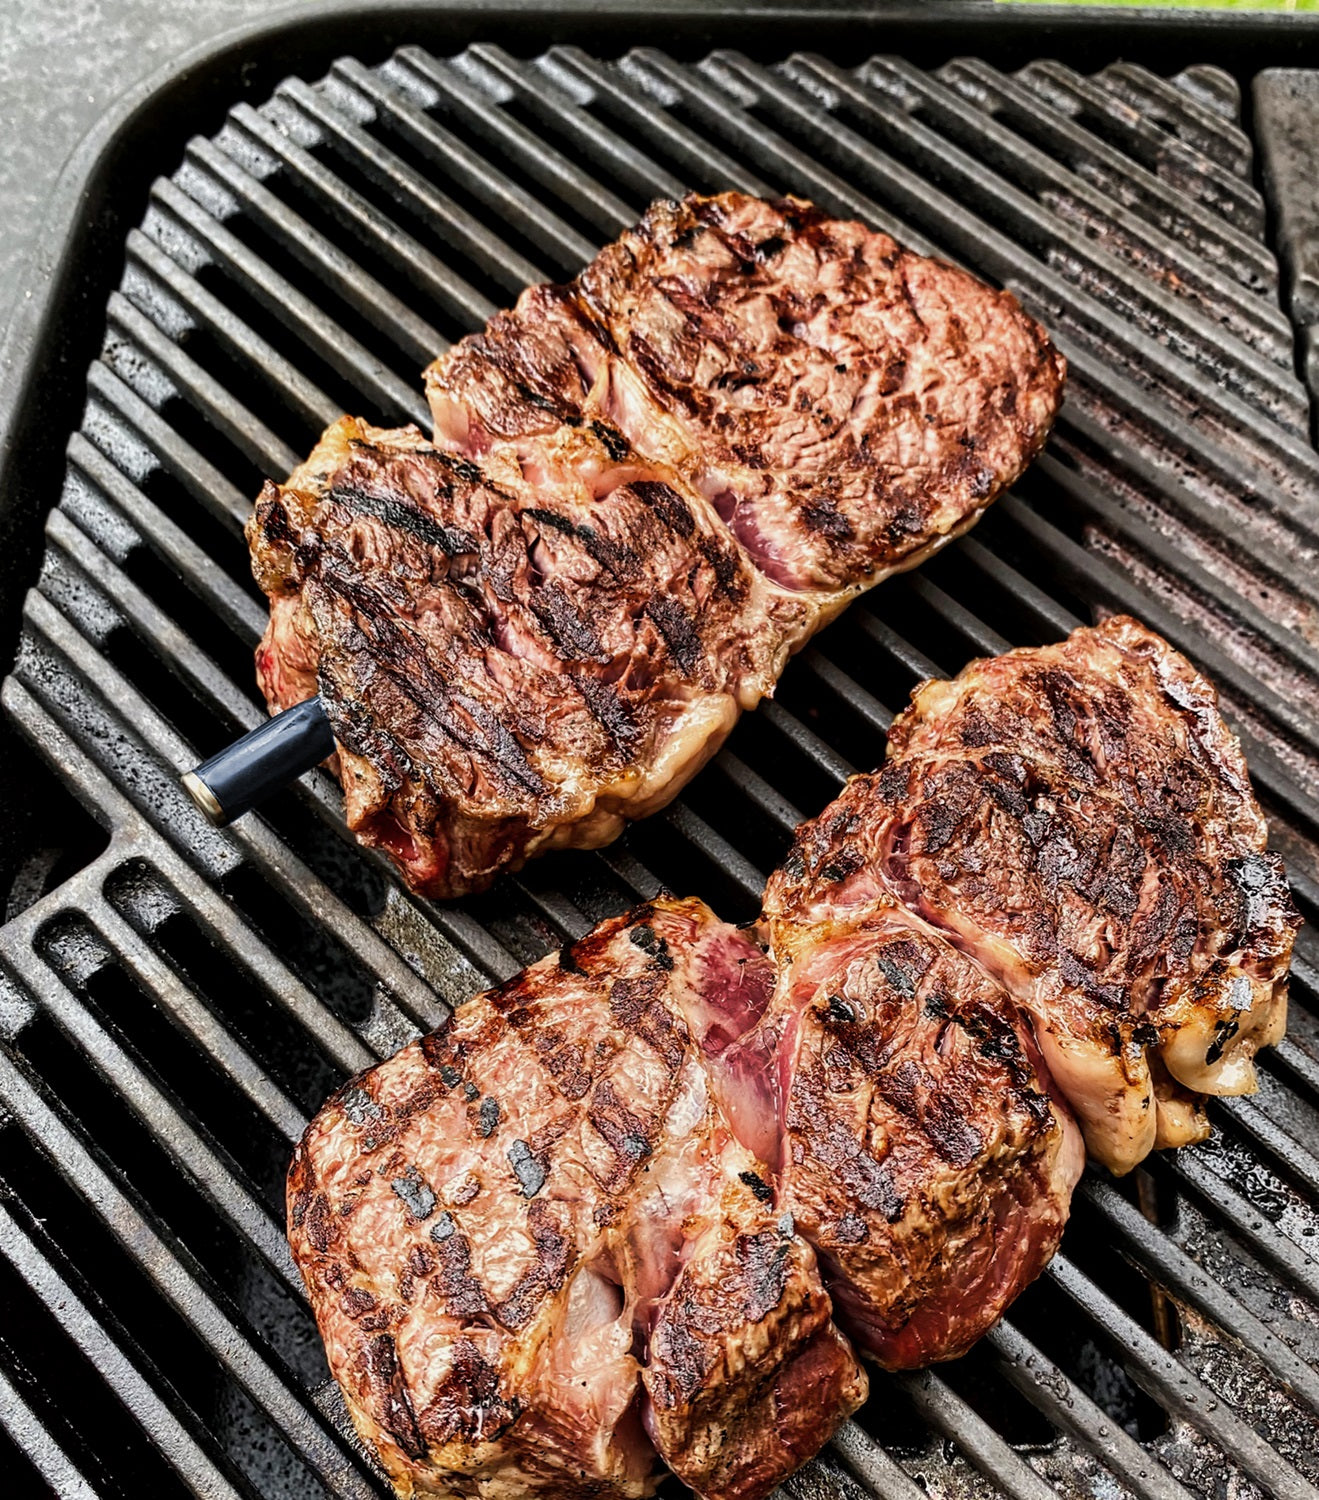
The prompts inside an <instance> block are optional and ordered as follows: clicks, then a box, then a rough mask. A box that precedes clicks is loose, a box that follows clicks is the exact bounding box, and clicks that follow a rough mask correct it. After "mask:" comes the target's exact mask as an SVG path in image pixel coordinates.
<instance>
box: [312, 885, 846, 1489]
mask: <svg viewBox="0 0 1319 1500" xmlns="http://www.w3.org/2000/svg"><path fill="white" fill-rule="evenodd" d="M772 982H773V974H772V969H771V967H770V965H769V963H768V961H767V960H766V958H765V956H764V955H763V953H762V952H761V950H760V949H759V948H758V947H757V946H756V945H755V943H753V942H752V941H751V940H750V939H749V938H748V937H747V936H746V935H745V934H743V933H740V932H738V931H737V930H736V929H735V928H731V927H728V926H726V925H725V924H723V923H721V922H719V921H718V920H716V919H715V918H714V916H713V915H712V914H711V913H710V912H709V911H708V910H707V909H706V908H705V907H703V906H702V905H701V903H700V902H697V901H685V902H658V903H656V904H655V905H653V906H651V907H647V908H643V909H641V910H639V911H637V912H634V913H632V914H631V915H629V916H627V917H624V918H619V919H616V920H614V921H610V922H606V923H605V924H603V925H602V926H601V927H600V928H598V929H597V930H596V931H595V932H593V933H592V934H590V935H589V936H588V937H586V938H584V939H583V940H582V941H580V942H578V943H576V944H575V945H574V946H573V947H572V948H571V949H568V950H566V951H565V952H564V953H562V954H559V955H553V956H551V957H550V958H548V959H545V960H544V961H542V962H541V963H539V964H536V965H535V966H534V967H532V968H530V969H528V970H527V971H526V972H525V973H523V974H521V975H519V976H518V977H517V978H515V979H513V980H512V981H510V982H509V983H508V984H506V985H504V986H503V987H502V988H500V989H498V990H494V991H491V992H490V993H489V994H487V995H484V996H482V997H481V998H479V999H478V1000H475V1001H473V1002H471V1003H470V1004H469V1005H467V1006H465V1007H464V1008H463V1010H462V1011H461V1012H460V1013H459V1014H458V1015H457V1016H456V1017H455V1018H454V1019H453V1021H452V1022H451V1024H449V1025H448V1026H446V1027H443V1028H441V1029H440V1030H439V1031H437V1032H435V1033H433V1034H432V1035H430V1036H427V1037H425V1038H423V1039H422V1040H421V1041H419V1042H415V1043H413V1044H412V1045H411V1046H409V1047H406V1048H404V1050H403V1051H402V1052H400V1053H399V1054H398V1055H397V1056H395V1057H394V1058H392V1059H390V1061H388V1062H386V1063H383V1064H381V1065H380V1066H379V1067H376V1068H373V1069H372V1070H371V1071H370V1072H368V1073H365V1074H363V1075H361V1076H360V1077H359V1078H356V1079H354V1080H353V1081H352V1082H351V1083H350V1084H349V1085H348V1086H347V1087H346V1088H344V1089H343V1090H341V1091H340V1092H339V1094H337V1095H336V1096H335V1097H334V1098H333V1099H332V1100H331V1101H330V1102H329V1104H328V1105H327V1106H326V1107H325V1109H324V1110H322V1112H321V1113H320V1115H318V1116H317V1118H316V1119H315V1120H314V1121H313V1123H312V1125H311V1126H310V1127H309V1129H308V1131H307V1134H306V1137H305V1138H304V1140H303V1142H302V1144H301V1146H300V1147H299V1148H298V1152H297V1154H296V1157H295V1159H294V1163H293V1167H292V1170H291V1173H290V1177H289V1234H290V1240H291V1243H292V1246H293V1251H294V1255H295V1258H296V1259H297V1261H298V1264H299V1265H300V1267H301V1269H302V1273H303V1276H304V1278H305V1279H306V1283H307V1287H308V1291H309V1293H310V1295H311V1299H312V1305H313V1307H314V1308H315V1311H316V1316H317V1320H318V1322H319V1324H320V1328H321V1332H322V1334H323V1336H324V1338H325V1343H326V1350H327V1353H328V1355H329V1359H330V1366H331V1368H332V1369H333V1371H334V1373H335V1375H336V1376H337V1378H338V1379H339V1382H340V1384H341V1385H342V1386H343V1388H344V1392H345V1395H346V1397H347V1399H348V1403H349V1409H350V1411H351V1412H352V1414H353V1418H354V1421H355V1422H356V1423H357V1425H358V1428H359V1430H360V1431H361V1432H362V1434H363V1436H364V1437H365V1438H366V1439H367V1440H368V1441H369V1442H370V1443H372V1444H373V1445H374V1447H375V1448H376V1451H377V1452H378V1453H379V1454H380V1456H381V1458H382V1460H383V1461H384V1464H385V1467H386V1468H387V1470H388V1471H389V1474H390V1476H391V1478H392V1479H393V1480H394V1482H395V1484H396V1485H397V1486H398V1488H399V1490H400V1492H401V1493H404V1494H412V1493H416V1494H442V1495H454V1494H458V1495H472V1496H476V1495H486V1496H489V1495H498V1494H508V1495H517V1494H523V1493H530V1492H533V1491H534V1492H535V1493H537V1494H540V1495H546V1496H561V1497H564V1500H569V1497H577V1496H582V1495H605V1494H612V1495H646V1494H649V1493H651V1492H652V1491H653V1489H654V1487H655V1485H656V1483H657V1480H658V1477H659V1471H658V1469H657V1465H656V1454H657V1453H658V1455H659V1456H660V1457H661V1458H662V1459H663V1460H664V1461H665V1463H667V1465H668V1466H669V1468H671V1469H672V1470H673V1471H674V1472H675V1473H677V1474H678V1475H679V1476H680V1477H681V1478H682V1479H683V1480H685V1481H686V1483H688V1484H689V1485H691V1486H692V1487H693V1488H695V1489H696V1490H697V1491H698V1492H699V1493H701V1494H702V1495H706V1496H727V1497H734V1500H741V1497H747V1500H751V1497H759V1496H763V1495H765V1494H767V1493H768V1492H769V1491H770V1490H771V1489H773V1488H774V1486H775V1485H776V1484H777V1483H778V1482H779V1480H781V1479H782V1478H783V1477H784V1476H785V1475H786V1474H787V1473H789V1472H791V1470H792V1469H794V1468H796V1467H797V1465H798V1464H799V1463H801V1462H802V1461H803V1460H804V1459H805V1458H807V1457H809V1456H810V1455H811V1454H813V1453H814V1452H815V1451H816V1450H817V1449H818V1448H819V1447H820V1445H821V1444H822V1443H823V1442H824V1441H825V1439H826V1438H827V1437H828V1436H829V1434H830V1433H831V1432H832V1430H833V1428H834V1427H835V1426H836V1424H837V1423H838V1422H839V1421H840V1420H841V1419H842V1418H843V1417H844V1416H846V1415H847V1414H848V1413H849V1412H851V1411H852V1410H853V1409H854V1408H855V1407H856V1406H857V1405H859V1403H860V1402H861V1400H862V1399H863V1397H864V1395H865V1390H866V1381H865V1376H864V1374H863V1373H862V1372H861V1370H860V1369H859V1367H858V1366H857V1363H856V1360H855V1358H854V1356H853V1355H852V1353H851V1351H850V1349H849V1347H848V1345H847V1343H846V1341H845V1340H844V1339H843V1338H842V1336H841V1335H840V1334H839V1333H838V1331H837V1329H836V1328H835V1326H834V1324H833V1323H832V1321H831V1317H830V1302H829V1298H828V1295H827V1294H826V1292H825V1291H824V1288H823V1287H822V1285H821V1282H820V1277H819V1272H818V1269H817V1267H816V1261H815V1255H814V1253H813V1251H812V1250H811V1249H810V1247H809V1246H808V1245H807V1244H806V1242H805V1241H804V1240H803V1239H802V1238H801V1237H800V1236H799V1235H797V1234H796V1233H795V1232H794V1229H793V1226H792V1222H791V1219H790V1218H785V1217H784V1216H783V1214H782V1213H781V1212H780V1211H779V1210H778V1209H777V1208H776V1207H775V1206H774V1203H773V1197H774V1193H773V1189H772V1186H771V1185H770V1184H771V1182H772V1177H771V1173H770V1169H769V1167H768V1166H767V1165H766V1164H765V1163H763V1162H761V1161H759V1160H757V1159H756V1157H754V1156H753V1155H752V1154H751V1153H750V1152H749V1151H748V1150H747V1149H746V1148H745V1147H744V1146H743V1145H742V1144H740V1142H739V1141H738V1140H737V1139H736V1137H735V1136H734V1134H733V1132H732V1130H731V1129H730V1126H729V1123H728V1121H727V1119H726V1117H725V1116H724V1114H723V1113H722V1111H721V1109H720V1108H719V1106H718V1104H717V1103H716V1102H715V1100H714V1098H713V1096H712V1092H711V1089H710V1086H709V1083H708V1080H707V1076H706V1072H705V1069H704V1067H703V1065H702V1062H703V1057H704V1055H705V1053H704V1050H703V1047H702V1046H701V1045H699V1044H698V1043H697V1041H696V1040H695V1037H696V1036H698V1035H699V1036H702V1037H705V1038H706V1042H705V1046H706V1047H708V1048H709V1049H710V1050H711V1051H712V1052H717V1051H718V1050H720V1048H721V1047H722V1045H724V1043H725V1041H726V1040H727V1039H731V1037H732V1036H733V1035H735V1034H736V1032H737V1031H739V1030H741V1029H745V1028H746V1027H747V1026H749V1025H750V1024H752V1023H753V1022H754V1021H755V1020H756V1019H757V1017H758V1016H759V1014H760V1013H761V1011H762V1010H763V1008H764V1005H765V1002H766V1000H767V999H768V996H769V993H770V989H771V987H772ZM689 1011H690V1012H691V1014H692V1020H691V1022H690V1023H689V1021H688V1019H687V1016H688V1012H689ZM716 1014H717V1015H719V1016H721V1017H722V1018H723V1026H724V1027H725V1028H727V1030H726V1031H725V1030H721V1029H720V1027H718V1026H715V1025H712V1024H711V1023H712V1021H713V1019H714V1017H715V1016H716ZM639 1377H640V1378H639ZM643 1382H644V1383H643Z"/></svg>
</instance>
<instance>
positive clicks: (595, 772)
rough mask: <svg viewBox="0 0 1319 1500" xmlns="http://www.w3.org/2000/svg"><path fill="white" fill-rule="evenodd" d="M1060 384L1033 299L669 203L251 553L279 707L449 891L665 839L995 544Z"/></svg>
mask: <svg viewBox="0 0 1319 1500" xmlns="http://www.w3.org/2000/svg"><path fill="white" fill-rule="evenodd" d="M1062 378H1063V362H1062V360H1061V357H1060V356H1059V355H1057V354H1056V352H1055V351H1054V350H1053V349H1052V347H1051V346H1050V345H1049V342H1048V340H1047V338H1046V337H1045V335H1044V334H1043V332H1042V331H1041V329H1040V328H1039V327H1038V326H1037V325H1036V324H1035V323H1034V322H1033V321H1032V320H1031V319H1030V318H1029V317H1027V316H1026V315H1025V314H1024V313H1023V312H1022V311H1021V309H1020V308H1019V307H1018V305H1017V303H1016V302H1015V300H1014V299H1013V298H1012V297H1011V296H1010V295H1009V294H1007V293H1003V292H996V291H993V290H991V289H990V288H988V287H985V286H983V285H982V284H981V283H979V282H977V281H976V280H975V279H974V278H972V277H970V276H968V275H967V274H966V273H964V272H961V271H957V270H955V269H953V268H951V267H948V266H944V265H941V264H938V263H936V262H933V261H929V260H924V259H922V258H921V257H918V256H913V255H910V254H908V253H907V252H905V251H903V250H901V249H899V247H898V246H897V245H895V244H894V243H893V242H892V241H891V240H889V239H888V238H887V237H885V236H883V235H875V234H871V233H870V232H869V231H867V230H866V229H864V228H863V227H862V226H861V225H859V224H850V223H842V222H839V221H836V220H831V219H828V218H826V217H825V216H824V215H823V214H821V213H820V212H819V211H818V210H816V209H814V208H811V207H810V206H809V205H807V204H804V203H800V202H797V201H795V200H786V201H785V202H782V203H778V204H769V203H764V202H761V201H760V200H758V199H752V198H746V197H742V196H740V195H737V194H729V195H725V196H723V197H720V198H714V199H701V198H687V199H684V200H683V201H682V202H680V203H659V204H656V205H655V206H654V207H653V208H652V209H651V210H650V212H649V213H648V214H647V215H646V217H645V219H644V220H643V222H642V224H641V225H639V226H638V228H637V229H636V230H634V231H631V232H629V233H628V234H627V235H625V236H624V237H623V238H622V239H621V240H620V241H619V242H618V243H617V244H616V245H612V246H610V247H608V248H607V249H606V250H605V251H603V252H602V253H601V255H600V256H598V257H597V259H596V260H595V261H594V262H593V263H592V264H591V265H590V266H588V267H587V268H586V270H585V271H584V272H583V273H582V274H581V276H579V277H578V278H577V280H576V281H575V282H573V283H572V284H570V285H568V286H565V287H535V288H532V289H530V290H529V291H528V292H526V293H525V294H524V295H523V297H522V298H521V299H520V300H519V302H518V305H517V308H516V309H515V310H514V311H512V312H508V313H501V314H499V315H498V316H497V317H496V318H494V319H493V320H492V321H491V323H490V325H489V327H488V328H487V329H486V330H485V331H484V332H483V333H481V334H478V335H474V336H473V337H471V338H468V339H464V340H463V341H462V342H461V343H459V344H458V345H456V346H455V348H454V349H452V350H451V351H450V352H449V353H448V354H446V355H445V356H444V357H443V358H442V359H441V360H439V361H438V362H437V363H436V364H435V365H434V366H433V367H432V369H431V370H430V371H429V372H428V376H427V380H428V388H429V393H430V398H431V402H432V406H433V409H434V413H435V419H436V441H435V444H434V445H429V444H427V443H425V442H424V440H423V439H422V438H421V436H420V434H418V433H416V432H415V431H402V432H396V433H387V432H381V431H377V430H373V429H370V428H367V427H366V426H365V425H364V424H362V423H360V422H356V421H354V420H352V419H350V418H345V419H343V421H341V422H339V423H337V424H336V425H335V426H334V427H332V428H331V429H330V430H329V431H328V432H327V433H326V434H325V436H324V438H323V439H322V441H321V443H320V445H319V446H318V448H317V450H316V451H315V453H313V455H312V456H311V458H310V459H309V460H308V462H307V463H306V464H305V465H303V466H302V467H301V468H300V469H299V470H298V471H297V472H296V473H295V474H294V475H292V476H291V477H290V479H289V481H288V483H287V484H286V485H284V486H282V487H277V486H275V485H267V487H266V489H265V490H264V491H263V493H262V496H261V498H260V500H259V501H258V504H257V508H256V512H255V514H254V516H253V519H252V521H251V523H250V525H249V529H248V536H249V541H250V543H251V546H252V551H253V559H254V568H255V571H256V574H257V577H258V580H259V581H260V582H261V584H262V586H263V588H264V589H265V590H266V592H267V593H268V594H269V596H270V599H271V623H270V628H269V629H268V631H267V632H266V635H265V637H264V638H263V640H262V643H261V646H260V647H259V649H258V663H259V669H258V670H259V677H260V681H261V684H262V687H263V689H264V691H265V693H266V696H267V698H268V700H269V702H270V705H271V707H272V709H276V710H278V709H280V708H283V707H287V706H288V705H289V704H290V703H292V702H294V701H297V700H298V699H299V698H305V697H307V696H309V695H310V694H311V692H312V691H313V689H314V688H315V687H316V686H319V689H320V692H321V695H322V698H323V700H324V702H325V706H326V710H327V712H328V714H329V718H330V722H331V725H332V727H333V730H334V736H335V741H336V744H337V745H338V747H339V748H338V763H339V773H340V777H341V780H342V781H343V785H344V792H345V798H346V801H347V808H348V818H349V823H350V825H351V826H352V827H353V829H354V830H355V831H356V832H357V833H358V835H359V836H360V837H361V838H363V839H364V840H365V841H366V842H368V843H371V844H375V845H378V846H380V847H382V848H383V849H385V850H386V851H387V852H388V853H389V854H390V855H391V857H392V858H393V859H394V860H395V861H396V862H397V864H398V865H399V867H400V869H401V870H402V872H403V875H404V877H405V878H406V880H407V881H408V883H409V884H410V885H411V886H412V887H413V888H414V889H415V890H418V891H420V892H422V893H424V894H427V895H433V896H450V895H458V894H462V893H464V892H466V891H472V890H478V889H481V888H483V887H484V886H486V885H488V884H489V883H490V881H491V880H492V879H493V877H494V875H495V874H496V873H497V872H498V871H499V870H500V869H501V868H505V867H514V868H516V867H517V866H518V865H520V864H521V863H522V862H523V861H524V860H525V859H526V858H528V857H529V856H530V855H532V854H535V853H538V852H542V851H544V850H547V849H552V848H557V847H564V846H571V847H579V848H593V847H597V846H599V845H601V844H604V843H607V842H608V841H609V840H611V839H613V838H614V837H616V836H617V834H618V833H619V832H620V831H621V829H622V827H623V824H624V822H625V820H626V819H629V818H638V817H643V816H645V815H647V814H648V813H650V812H652V811H654V810H655V809H656V808H658V807H659V806H661V805H663V803H664V802H666V801H667V800H668V799H669V798H671V797H673V796H674V795H675V794H676V793H677V792H678V790H679V789H680V788H681V786H682V785H683V784H684V782H685V781H686V780H687V779H688V778H689V777H690V776H691V775H693V774H694V773H695V771H696V770H698V769H699V767H700V766H701V765H702V764H703V763H704V761H705V760H706V759H707V758H708V757H709V756H710V755H711V754H713V753H714V751H715V750H716V749H717V748H718V746H719V744H720V742H721V741H722V740H723V738H724V737H725V736H726V735H727V733H728V732H729V730H730V729H731V727H732V725H733V723H734V721H735V719H736V717H737V715H738V713H739V712H740V711H741V710H742V709H744V708H749V707H752V706H754V704H755V703H756V702H758V701H759V699H760V698H761V697H762V696H764V694H766V693H768V692H770V691H772V689H773V686H774V682H775V680H776V678H777V676H778V673H779V672H780V671H781V670H782V667H783V664H784V662H785V661H786V659H787V657H788V655H789V654H790V653H791V652H792V651H793V650H795V649H797V648H798V647H799V646H800V645H801V644H802V643H803V642H804V641H805V640H806V638H807V637H808V636H809V635H810V633H811V632H812V631H813V630H814V629H816V628H818V627H819V626H820V625H821V624H823V623H824V622H825V621H826V620H828V619H829V618H831V617H832V615H834V614H836V613H837V611H838V610H839V609H841V608H842V607H843V606H844V605H845V604H846V603H847V602H848V600H849V599H851V598H852V597H854V596H855V595H856V594H857V593H858V592H859V591H861V590H862V589H864V588H867V587H869V586H870V585H872V584H873V583H875V582H876V581H878V580H879V579H880V578H882V577H885V576H886V575H887V574H889V573H892V572H894V571H896V570H898V569H900V568H906V567H911V566H913V565H914V564H915V563H917V562H918V561H919V560H920V559H921V558H922V557H923V556H926V555H928V553H929V552H931V551H933V550H934V549H935V548H937V547H939V546H941V545H943V544H944V543H945V542H946V541H947V540H948V539H949V538H950V537H952V536H954V535H957V534H958V533H959V532H961V531H963V530H965V529H966V528H967V527H968V526H969V525H971V524H973V523H974V521H975V519H976V518H977V517H978V515H979V514H980V512H981V510H982V509H983V508H984V507H985V506H986V505H988V504H989V503H990V501H991V500H993V499H994V498H995V496H996V495H997V494H999V493H1000V492H1001V490H1002V489H1003V488H1004V487H1005V486H1006V485H1008V484H1010V483H1011V482H1012V481H1013V480H1014V479H1015V478H1016V477H1017V475H1018V474H1019V473H1020V472H1021V471H1022V469H1023V468H1024V467H1025V466H1026V464H1027V463H1029V461H1030V460H1031V458H1032V457H1033V456H1034V455H1035V453H1036V452H1037V451H1038V449H1039V447H1040V446H1041V444H1042V443H1043V441H1044V438H1045V436H1046V434H1047V431H1048V428H1049V424H1050V422H1051V421H1052V418H1053V414H1054V412H1055V410H1056V409H1057V406H1058V402H1059V398H1060V391H1061V383H1062Z"/></svg>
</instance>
